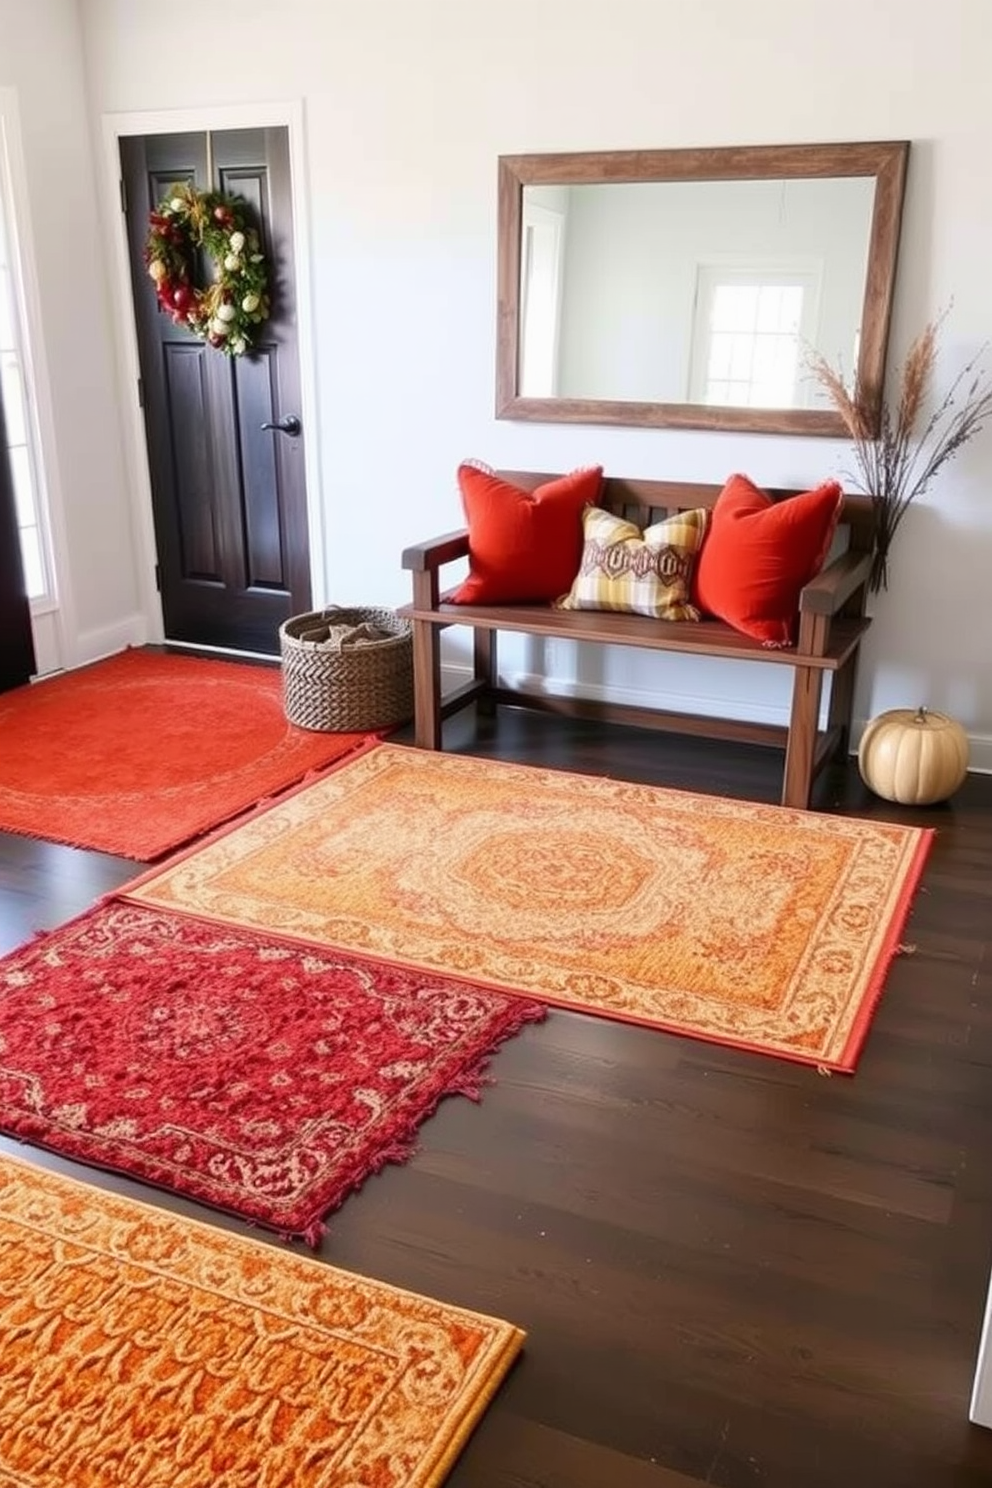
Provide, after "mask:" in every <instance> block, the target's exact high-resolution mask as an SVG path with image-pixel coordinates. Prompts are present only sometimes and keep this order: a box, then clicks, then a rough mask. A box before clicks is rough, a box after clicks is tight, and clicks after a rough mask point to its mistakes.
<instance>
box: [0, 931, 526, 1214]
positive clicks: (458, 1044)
mask: <svg viewBox="0 0 992 1488" xmlns="http://www.w3.org/2000/svg"><path fill="white" fill-rule="evenodd" d="M543 1013H544V1008H543V1006H541V1005H539V1004H535V1003H530V1002H521V1001H520V999H518V998H514V997H507V996H503V995H501V994H499V993H494V992H493V991H491V990H489V989H486V988H479V987H473V986H470V985H469V984H468V983H466V982H460V981H456V980H454V979H452V978H450V977H443V976H438V975H436V974H435V973H432V972H427V973H425V972H421V971H410V970H406V969H404V968H402V967H398V966H394V965H383V964H381V963H376V962H373V961H369V960H365V959H360V958H357V957H354V956H349V955H347V954H342V953H340V952H337V951H330V950H322V949H319V948H315V949H306V948H304V947H301V946H298V945H294V944H291V943H289V942H286V941H281V942H280V941H275V940H272V939H270V938H266V937H263V936H259V935H257V934H251V933H246V932H244V931H241V930H237V929H232V928H230V927H226V926H224V927H218V926H216V925H203V924H199V923H198V922H196V921H195V920H189V919H184V918H183V917H181V916H179V915H173V914H163V913H160V912H159V911H156V910H149V909H144V908H141V907H139V906H135V905H131V904H107V905H101V906H99V907H98V908H96V909H94V910H91V911H89V912H88V913H87V914H86V915H83V916H81V917H80V918H79V919H78V920H75V921H73V922H72V923H70V924H69V925H66V926H64V927H62V928H61V929H59V930H55V931H52V932H51V933H50V934H48V935H46V936H43V937H42V938H40V939H38V940H35V941H33V942H32V943H30V944H29V945H26V946H23V947H21V948H20V949H19V950H17V951H14V952H13V953H12V954H11V955H9V956H7V957H5V958H4V959H3V960H2V961H0V1129H2V1130H4V1131H6V1132H9V1133H11V1134H13V1135H14V1136H18V1137H23V1138H25V1139H27V1140H28V1141H31V1142H35V1143H37V1144H38V1145H39V1146H43V1147H48V1148H51V1149H52V1150H53V1151H55V1152H60V1153H63V1154H64V1155H65V1156H67V1157H71V1158H78V1159H82V1160H83V1161H85V1162H89V1163H92V1164H95V1165H96V1166H98V1167H103V1168H107V1169H110V1170H114V1171H118V1172H121V1173H127V1174H129V1175H131V1176H132V1177H136V1178H139V1179H143V1180H145V1181H147V1182H149V1183H153V1184H157V1185H159V1186H161V1187H164V1188H169V1189H173V1190H175V1191H176V1192H178V1193H182V1194H186V1195H187V1196H188V1197H190V1198H193V1199H198V1200H202V1201H203V1202H204V1203H207V1204H212V1205H215V1206H216V1207H218V1208H221V1209H225V1210H228V1211H230V1212H232V1213H235V1214H238V1215H240V1216H241V1217H242V1218H245V1219H249V1220H254V1221H257V1222H259V1223H262V1224H264V1225H267V1226H271V1227H272V1228H274V1229H276V1230H278V1231H280V1232H281V1233H284V1234H286V1235H293V1234H297V1235H303V1236H305V1237H306V1238H307V1239H308V1240H309V1241H310V1242H311V1243H314V1244H315V1243H316V1242H317V1240H318V1239H319V1236H320V1234H321V1231H322V1228H323V1226H322V1224H321V1217H322V1216H323V1215H325V1214H326V1213H328V1212H329V1211H330V1210H331V1209H333V1208H335V1207H336V1206H337V1205H338V1204H339V1203H340V1202H341V1201H342V1199H343V1198H344V1197H345V1195H346V1194H347V1193H349V1192H350V1191H351V1190H352V1189H353V1188H355V1187H356V1186H357V1185H358V1184H360V1183H361V1182H362V1181H363V1180H364V1179H365V1178H367V1177H368V1175H369V1174H370V1173H372V1172H375V1171H376V1170H377V1169H379V1168H381V1167H382V1166H383V1165H384V1164H385V1163H386V1162H390V1161H392V1162H401V1161H403V1159H404V1158H405V1157H407V1156H408V1155H409V1154H410V1152H411V1150H412V1147H413V1142H414V1134H415V1132H416V1128H417V1127H418V1125H419V1124H420V1123H421V1122H422V1121H423V1120H424V1118H425V1117H426V1116H428V1115H429V1114H430V1113H431V1112H432V1111H433V1110H434V1108H435V1107H436V1105H437V1103H438V1101H439V1100H440V1099H441V1098H442V1097H443V1096H445V1095H449V1094H455V1093H461V1094H464V1095H468V1096H471V1097H474V1098H476V1099H478V1098H479V1095H480V1089H481V1082H482V1077H483V1073H484V1068H485V1062H486V1058H487V1056H488V1055H489V1054H490V1053H491V1052H492V1051H493V1050H494V1049H495V1048H496V1046H497V1045H498V1044H499V1042H500V1041H501V1040H502V1039H504V1038H506V1037H507V1036H508V1035H509V1034H511V1033H514V1032H516V1031H517V1030H518V1029H519V1028H520V1027H521V1026H522V1025H523V1024H524V1023H526V1022H529V1021H531V1020H533V1019H536V1018H540V1017H541V1016H543Z"/></svg>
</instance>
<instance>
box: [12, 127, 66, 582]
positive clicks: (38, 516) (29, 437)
mask: <svg viewBox="0 0 992 1488" xmlns="http://www.w3.org/2000/svg"><path fill="white" fill-rule="evenodd" d="M2 122H3V121H2V119H0V124H2ZM2 143H3V141H2V138H0V144H2ZM4 165H5V159H4V156H3V153H2V152H0V395H2V398H3V415H4V427H5V431H6V439H7V457H8V459H9V461H10V470H11V476H12V478H13V486H14V502H15V506H16V510H17V526H18V530H19V532H20V535H21V553H22V557H23V560H24V577H25V579H26V582H27V590H28V596H29V598H30V599H32V600H34V601H44V600H46V599H51V598H52V589H53V586H52V582H51V568H50V564H49V559H48V543H47V539H46V534H45V529H44V526H43V523H42V509H41V499H40V496H41V492H40V484H39V477H38V470H39V462H38V458H37V447H36V443H35V437H34V431H33V428H32V421H31V408H30V400H29V397H28V386H27V371H26V364H25V355H24V339H23V335H22V332H21V321H20V317H19V314H18V294H17V283H16V280H15V276H14V262H13V252H12V243H11V232H10V216H9V208H8V201H9V197H8V194H7V185H8V179H9V178H8V176H7V173H6V171H5V170H4V169H3V166H4Z"/></svg>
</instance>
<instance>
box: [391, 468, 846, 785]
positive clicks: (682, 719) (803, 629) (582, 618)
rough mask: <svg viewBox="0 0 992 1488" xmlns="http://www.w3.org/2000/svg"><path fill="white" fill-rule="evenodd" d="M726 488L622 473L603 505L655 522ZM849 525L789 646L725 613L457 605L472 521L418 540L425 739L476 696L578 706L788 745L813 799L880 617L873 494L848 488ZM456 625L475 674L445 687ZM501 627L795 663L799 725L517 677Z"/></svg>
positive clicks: (533, 477) (842, 741)
mask: <svg viewBox="0 0 992 1488" xmlns="http://www.w3.org/2000/svg"><path fill="white" fill-rule="evenodd" d="M499 474H500V475H501V476H502V477H503V478H504V479H506V480H509V481H512V482H513V483H514V484H516V485H518V486H522V487H523V488H524V489H527V490H533V489H534V488H535V487H536V486H537V485H539V484H543V483H544V482H545V481H547V480H550V479H553V477H552V476H549V475H544V474H538V473H535V472H527V471H501V472H499ZM721 489H722V488H721V487H718V486H710V485H705V486H704V485H697V484H695V483H689V482H674V483H673V482H659V481H624V480H620V479H618V478H610V479H607V481H606V482H604V496H603V500H602V502H601V504H602V505H603V506H604V507H606V509H607V510H610V511H613V512H615V513H616V514H617V515H619V516H623V517H625V518H627V519H628V520H630V521H634V522H637V523H638V525H639V526H641V527H645V526H647V525H649V524H650V523H651V522H654V521H658V520H660V519H661V518H662V517H664V516H667V515H670V514H671V513H672V512H674V511H677V510H690V509H692V508H693V507H697V506H708V507H712V506H713V504H714V503H715V501H716V498H717V496H718V495H719V492H720V490H721ZM769 494H771V495H772V496H773V497H774V498H775V499H777V500H788V499H789V497H790V496H792V495H794V494H797V493H796V492H793V491H775V492H770V493H769ZM841 524H842V527H843V529H844V531H845V534H846V542H847V546H846V548H845V549H844V550H843V551H842V552H840V553H839V555H838V556H837V557H836V558H834V559H833V560H832V561H831V562H830V563H829V564H828V565H827V566H826V567H825V568H824V569H823V570H822V572H821V573H819V574H818V575H817V576H816V578H814V579H813V580H812V581H811V582H810V583H809V584H807V585H806V587H805V588H804V589H803V590H802V593H801V596H800V605H799V621H798V636H797V643H796V645H795V646H794V647H788V648H777V647H767V646H763V645H762V644H761V642H760V641H756V640H754V639H752V638H751V637H750V636H747V635H744V634H742V633H741V632H740V631H737V630H734V629H733V628H732V627H731V626H729V625H726V624H725V623H724V622H723V621H721V620H714V619H709V618H704V619H702V620H700V621H698V622H694V621H666V620H654V619H650V618H647V617H645V616H643V615H629V614H617V613H613V612H610V611H603V610H560V609H556V608H554V607H553V606H551V605H517V604H507V605H460V604H458V605H456V604H451V603H450V601H449V599H448V598H447V595H448V594H449V593H450V592H452V591H451V590H444V589H442V587H441V571H442V569H443V568H444V567H445V565H447V564H449V563H452V562H455V561H457V560H459V559H464V558H466V557H467V556H468V551H469V545H468V533H467V531H464V530H460V531H457V532H450V533H446V534H445V535H444V536H442V537H438V538H434V539H432V540H430V541H429V542H424V543H418V544H416V545H415V546H413V547H410V548H407V549H406V550H405V552H404V553H403V566H404V568H406V569H408V570H409V571H410V572H411V573H412V575H413V601H412V603H411V604H408V605H405V606H403V607H402V608H401V609H400V610H399V613H400V614H401V615H403V616H406V617H407V618H408V619H409V620H410V621H411V622H412V627H413V661H414V697H415V720H414V731H415V733H414V737H415V743H416V744H417V745H418V746H419V747H420V748H424V749H440V748H441V747H442V743H443V724H444V720H445V719H446V718H449V717H450V716H451V715H452V714H453V713H455V712H457V711H459V710H460V709H462V708H465V707H467V706H469V705H470V704H472V703H474V704H476V705H477V706H479V707H480V708H482V709H484V710H487V711H489V710H491V709H492V708H493V707H495V706H496V705H497V704H512V705H514V706H517V707H528V708H537V709H541V710H543V711H546V712H556V713H559V714H567V715H569V716H572V717H579V718H592V719H599V720H603V721H607V722H611V723H616V722H620V723H629V724H635V725H638V726H640V727H644V728H656V729H667V730H671V731H676V732H679V733H688V734H696V735H699V736H703V737H707V738H716V739H724V740H732V741H733V740H736V741H740V742H745V743H754V744H765V745H771V746H774V747H777V748H779V749H782V750H784V753H785V760H784V768H783V777H782V797H781V799H782V804H783V805H785V806H794V807H807V806H808V805H809V801H810V794H811V791H812V786H813V782H814V780H815V778H816V776H817V774H818V773H819V771H820V770H821V769H822V767H823V766H824V765H825V764H826V763H827V761H828V760H829V759H831V758H833V757H834V756H835V755H837V754H838V753H840V752H842V751H843V750H845V749H846V748H847V745H848V741H849V734H850V724H851V709H852V706H853V694H854V680H855V666H856V661H857V654H858V648H859V645H860V642H861V638H862V636H863V635H864V634H865V632H866V630H867V629H868V626H869V625H870V623H871V622H870V619H869V618H868V617H867V616H866V615H865V613H864V605H865V589H866V582H867V578H868V574H869V572H870V568H871V541H872V532H873V519H872V512H871V503H870V502H869V501H868V500H867V498H863V497H855V496H848V497H845V500H844V507H843V511H842V515H841ZM451 625H460V626H467V627H469V628H471V630H472V632H473V663H474V664H473V676H472V679H471V680H470V681H469V682H467V683H465V684H464V685H463V686H461V687H457V688H455V689H453V690H451V691H449V692H448V693H447V694H444V695H442V690H441V658H440V635H441V632H442V631H443V630H444V629H445V628H446V627H448V626H451ZM501 630H502V631H510V632H517V633H520V634H527V635H533V636H544V637H555V638H560V639H566V640H573V641H580V642H589V643H593V644H597V645H609V646H636V647H638V648H640V649H643V650H648V651H667V652H674V653H681V654H689V655H695V656H706V657H716V658H722V659H724V660H746V661H752V662H760V663H762V664H765V665H770V666H778V667H783V666H784V667H788V668H790V669H791V671H792V673H793V686H792V704H791V710H790V720H789V724H788V726H785V725H772V724H765V723H756V722H753V721H749V720H745V719H737V718H715V717H710V716H704V715H699V714H688V713H679V712H674V711H671V710H667V709H665V708H663V707H654V706H650V707H647V706H643V707H640V706H633V705H630V704H622V703H611V702H603V701H597V700H593V699H585V698H574V697H567V698H566V697H560V696H551V695H548V694H544V693H541V694H535V693H531V692H521V691H518V690H516V689H512V688H510V687H508V686H506V685H505V684H504V683H503V682H502V681H501V679H500V677H499V673H498V667H497V642H496V637H497V635H498V633H499V631H501ZM826 674H829V675H830V677H831V686H830V699H829V705H828V709H827V717H826V722H825V726H824V727H822V728H821V727H820V701H821V696H822V688H823V678H824V676H825V675H826Z"/></svg>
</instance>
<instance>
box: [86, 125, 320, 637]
mask: <svg viewBox="0 0 992 1488" xmlns="http://www.w3.org/2000/svg"><path fill="white" fill-rule="evenodd" d="M280 126H283V127H285V128H286V129H287V130H288V134H289V168H290V182H291V187H292V197H293V263H294V272H295V279H296V310H297V317H296V318H297V326H296V330H297V339H298V347H299V358H300V394H301V399H300V401H301V408H300V415H301V417H302V419H303V429H304V434H305V440H304V473H305V478H306V487H307V521H308V526H309V541H310V583H311V588H312V592H313V603H314V606H315V607H317V608H319V607H320V606H322V605H323V604H324V603H325V602H326V594H327V576H326V565H325V555H324V524H323V511H322V509H321V503H320V492H321V489H322V487H321V481H320V460H319V448H318V445H319V440H318V437H317V399H316V376H315V369H314V346H313V338H312V336H311V332H310V328H311V325H312V324H313V316H312V313H311V278H310V227H309V218H308V210H307V208H308V193H307V191H306V189H305V184H306V179H307V178H306V171H305V159H306V152H305V144H306V139H305V132H304V118H303V104H302V102H300V101H296V102H289V103H257V104H238V105H233V106H225V107H219V108H191V109H158V110H153V111H147V112H145V111H143V112H140V113H120V114H104V116H103V143H104V173H105V177H106V187H107V203H108V212H109V213H112V215H113V222H112V223H110V228H111V231H110V237H111V239H112V241H113V243H114V245H115V252H114V260H115V263H114V270H113V278H112V282H111V292H112V293H113V295H114V300H115V303H117V304H119V305H127V306H129V307H130V309H131V314H130V315H115V316H114V323H115V326H116V328H117V330H116V335H117V342H118V347H117V349H118V362H119V366H120V368H121V387H120V400H121V411H122V414H123V420H122V422H123V425H124V429H125V448H124V461H125V469H126V474H127V478H128V484H129V487H130V490H131V492H132V500H133V505H134V516H135V533H136V542H137V548H138V551H137V552H136V554H135V559H136V563H137V566H138V577H139V592H140V595H141V608H142V613H143V615H144V618H145V624H146V626H147V628H148V634H147V639H148V640H149V641H161V640H163V639H164V636H165V629H164V626H163V621H162V601H161V596H160V594H159V592H158V589H157V587H156V584H155V564H156V562H157V557H158V555H157V550H156V544H155V528H154V523H153V520H152V487H151V476H150V473H149V468H148V447H147V444H146V441H145V422H144V417H143V415H142V411H141V408H140V406H139V403H138V383H139V378H140V366H139V361H138V332H137V324H136V319H137V317H136V315H135V313H134V293H133V286H132V281H131V264H130V254H129V251H128V240H127V221H126V219H125V216H124V212H123V210H122V206H121V203H122V195H121V184H120V183H121V158H120V143H119V142H120V140H121V139H122V138H123V137H126V136H130V135H146V134H203V133H207V132H210V133H217V132H219V131H221V130H228V129H271V128H279V127H280Z"/></svg>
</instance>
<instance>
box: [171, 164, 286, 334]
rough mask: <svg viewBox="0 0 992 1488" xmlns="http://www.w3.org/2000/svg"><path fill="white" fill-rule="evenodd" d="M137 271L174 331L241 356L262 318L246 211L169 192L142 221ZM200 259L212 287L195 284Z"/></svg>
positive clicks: (256, 253) (253, 236)
mask: <svg viewBox="0 0 992 1488" xmlns="http://www.w3.org/2000/svg"><path fill="white" fill-rule="evenodd" d="M148 225H149V231H148V239H147V242H146V244H145V263H146V264H147V266H148V273H149V276H150V277H151V279H152V280H153V281H154V284H155V295H156V298H157V299H158V303H159V305H160V307H161V309H162V310H163V311H165V313H166V314H168V315H170V316H171V317H172V320H173V321H174V322H175V324H176V325H179V326H183V327H184V328H185V329H186V330H188V331H192V333H193V335H194V336H198V337H199V338H200V340H201V341H206V342H207V343H208V344H209V345H210V346H214V347H216V348H217V350H218V351H223V352H225V353H226V355H227V356H243V355H244V353H245V352H246V351H249V350H250V349H251V346H252V344H253V342H254V340H255V337H256V336H257V334H258V327H259V326H260V325H261V324H262V323H263V322H264V321H266V320H267V319H268V317H269V297H268V282H269V276H268V268H267V265H266V262H265V255H264V254H263V252H262V247H261V242H260V240H259V236H258V232H257V231H256V229H255V228H254V227H253V226H252V225H251V222H250V221H249V219H248V204H247V202H244V201H242V200H241V199H240V198H239V197H235V196H227V195H224V194H223V193H221V192H219V191H197V190H196V189H195V188H194V187H192V186H189V185H179V186H173V187H172V190H171V191H170V193H169V195H168V196H167V197H166V198H165V200H164V201H162V202H160V203H159V205H158V206H157V207H156V209H155V210H154V211H153V212H151V213H150V214H149V218H148ZM201 252H203V253H206V255H207V257H208V258H209V259H211V260H212V262H213V273H214V277H213V281H212V282H211V283H210V284H206V285H200V284H198V283H197V279H196V275H197V267H198V263H199V259H200V254H201Z"/></svg>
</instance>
